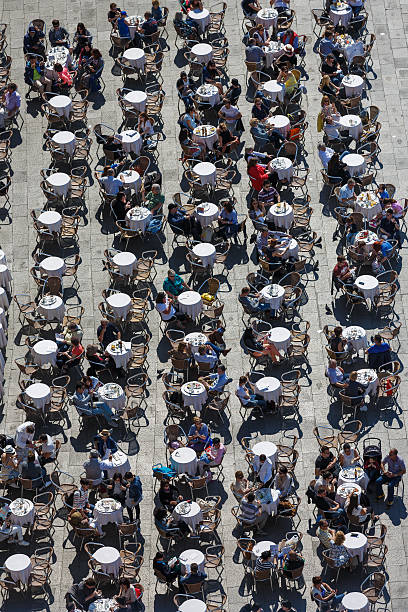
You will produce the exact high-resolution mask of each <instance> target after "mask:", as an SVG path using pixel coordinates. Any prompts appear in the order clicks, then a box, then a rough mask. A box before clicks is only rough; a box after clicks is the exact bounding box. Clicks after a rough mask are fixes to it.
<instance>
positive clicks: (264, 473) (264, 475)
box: [253, 455, 272, 487]
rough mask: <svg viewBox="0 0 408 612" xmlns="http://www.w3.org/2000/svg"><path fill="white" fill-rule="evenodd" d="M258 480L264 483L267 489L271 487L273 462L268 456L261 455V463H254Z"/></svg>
mask: <svg viewBox="0 0 408 612" xmlns="http://www.w3.org/2000/svg"><path fill="white" fill-rule="evenodd" d="M253 467H254V471H255V474H256V480H257V481H258V482H262V483H263V485H264V486H265V487H270V486H271V482H272V461H271V460H270V459H269V458H268V457H267V456H266V455H259V461H256V460H255V461H254V463H253Z"/></svg>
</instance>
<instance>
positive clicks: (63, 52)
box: [45, 46, 72, 79]
mask: <svg viewBox="0 0 408 612" xmlns="http://www.w3.org/2000/svg"><path fill="white" fill-rule="evenodd" d="M71 63H72V59H71V55H70V53H69V51H68V49H67V48H66V47H62V46H58V47H51V49H49V50H48V55H47V60H46V63H45V76H46V77H47V78H48V79H52V78H53V77H54V78H55V76H56V74H57V73H56V72H54V66H55V64H61V66H62V67H63V68H64V66H68V65H70V64H71Z"/></svg>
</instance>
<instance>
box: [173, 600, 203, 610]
mask: <svg viewBox="0 0 408 612" xmlns="http://www.w3.org/2000/svg"><path fill="white" fill-rule="evenodd" d="M206 611H207V604H206V603H205V601H201V599H187V600H186V601H183V603H182V604H181V605H180V607H179V609H178V612H206Z"/></svg>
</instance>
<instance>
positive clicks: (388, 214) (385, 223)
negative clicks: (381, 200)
mask: <svg viewBox="0 0 408 612" xmlns="http://www.w3.org/2000/svg"><path fill="white" fill-rule="evenodd" d="M378 235H379V236H381V237H384V238H385V240H387V239H388V238H391V239H395V240H397V241H398V246H399V247H400V248H401V238H400V232H399V223H398V220H397V219H396V218H395V217H394V211H393V210H392V208H389V209H387V210H386V211H385V217H383V218H382V219H381V222H380V227H379V229H378Z"/></svg>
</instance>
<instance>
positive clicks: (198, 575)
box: [179, 563, 207, 593]
mask: <svg viewBox="0 0 408 612" xmlns="http://www.w3.org/2000/svg"><path fill="white" fill-rule="evenodd" d="M206 578H207V574H206V573H205V572H201V571H199V570H198V565H197V563H192V564H191V566H190V571H189V572H187V573H186V574H185V575H184V576H181V577H180V581H179V584H180V592H181V593H188V591H187V590H186V589H185V588H184V585H185V584H201V583H202V582H204V580H205V579H206Z"/></svg>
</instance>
